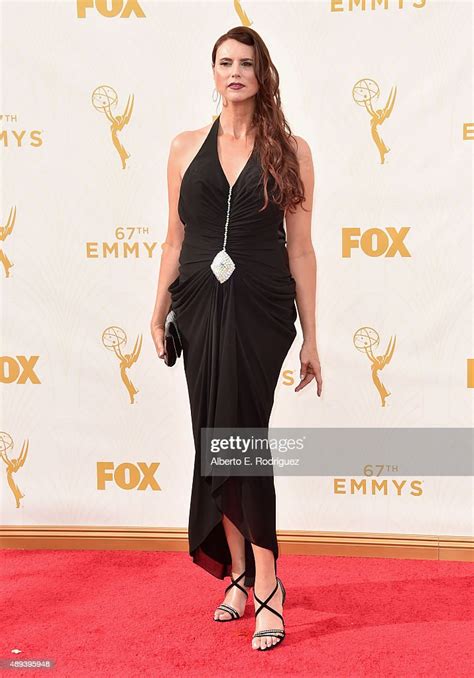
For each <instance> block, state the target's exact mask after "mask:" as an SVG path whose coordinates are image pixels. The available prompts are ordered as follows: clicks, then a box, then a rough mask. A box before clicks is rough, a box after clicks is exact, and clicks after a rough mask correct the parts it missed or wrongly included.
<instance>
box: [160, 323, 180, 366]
mask: <svg viewBox="0 0 474 678" xmlns="http://www.w3.org/2000/svg"><path fill="white" fill-rule="evenodd" d="M164 340H165V350H166V355H165V358H164V361H165V365H168V367H172V366H173V365H174V364H175V362H176V360H177V358H179V356H180V355H181V351H182V350H183V347H182V344H181V337H180V335H179V330H178V325H177V324H176V313H175V312H174V311H173V310H170V311H169V313H168V315H167V316H166V320H165V334H164Z"/></svg>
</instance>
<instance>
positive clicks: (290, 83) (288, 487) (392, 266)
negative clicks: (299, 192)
mask: <svg viewBox="0 0 474 678" xmlns="http://www.w3.org/2000/svg"><path fill="white" fill-rule="evenodd" d="M0 6H1V36H2V39H1V111H0V116H1V131H0V134H1V149H0V153H1V208H0V210H1V211H0V291H1V297H0V298H1V312H0V323H1V345H0V406H1V412H0V498H1V504H0V511H1V515H0V523H1V524H2V525H71V526H74V525H77V526H88V525H90V526H109V525H110V526H124V527H126V526H142V527H155V528H160V527H179V528H182V527H187V519H188V510H189V500H190V490H191V480H192V470H193V463H194V445H193V438H192V429H191V415H190V409H189V401H188V393H187V388H186V381H185V375H184V368H183V361H182V358H181V359H179V360H178V362H177V364H176V365H175V366H174V367H173V368H168V367H166V366H165V365H164V364H163V362H162V361H161V360H159V359H158V357H157V355H156V351H155V347H154V344H153V341H152V338H151V334H150V330H149V325H150V319H151V315H152V312H153V306H154V301H155V293H156V285H157V280H158V271H159V265H160V257H161V253H162V243H163V241H164V240H165V237H166V231H167V224H168V193H167V180H166V165H167V159H168V153H169V148H170V142H171V140H172V138H173V137H174V136H176V135H177V134H178V133H179V132H182V131H183V130H190V129H197V128H200V127H203V126H204V125H206V124H208V123H210V122H212V120H213V119H214V116H215V115H217V114H218V113H219V112H220V111H221V109H222V104H221V102H220V101H217V102H216V99H215V92H214V80H213V77H212V70H211V51H212V47H213V45H214V42H215V41H216V40H217V38H218V37H219V36H220V35H221V34H223V33H225V32H226V31H227V30H229V29H230V28H232V27H233V26H237V25H245V26H250V27H251V28H253V29H254V30H256V31H257V32H258V33H259V34H260V35H261V36H262V38H263V40H264V41H265V42H266V44H267V46H268V48H269V50H270V54H271V57H272V59H273V61H274V63H275V65H276V67H277V69H278V71H279V75H280V82H281V96H282V105H283V110H284V113H285V116H286V118H287V120H288V123H289V125H290V128H291V131H292V132H293V133H294V134H296V135H298V136H301V137H303V138H304V139H306V141H307V142H308V143H309V145H310V147H311V150H312V155H313V163H314V169H315V191H314V210H313V218H312V229H313V244H314V248H315V252H316V256H317V262H318V270H317V337H318V349H319V354H320V358H321V363H322V371H323V379H324V388H323V395H322V397H321V398H318V397H317V395H316V383H315V382H314V381H313V382H312V383H311V384H310V385H309V386H307V387H306V388H305V389H303V391H301V392H299V393H295V391H294V389H295V387H296V385H297V383H298V381H299V366H300V365H299V351H300V349H301V343H302V335H301V328H300V326H299V322H297V327H298V336H297V338H296V340H295V342H294V344H293V346H292V348H291V350H290V352H289V353H288V356H287V358H286V360H285V363H284V365H283V368H282V371H281V376H280V379H279V383H278V386H277V389H276V392H275V404H274V409H273V412H272V418H271V422H270V423H271V426H272V427H302V428H313V429H321V430H322V429H331V428H332V429H353V430H354V439H355V440H358V441H359V442H360V440H361V436H360V435H357V433H358V432H359V433H360V429H364V428H367V429H368V428H385V429H388V430H393V429H401V428H406V429H418V430H426V429H436V428H438V429H443V430H444V429H464V430H467V431H472V423H473V422H472V398H473V390H472V389H473V388H474V345H473V341H472V267H473V264H472V262H473V246H472V241H473V238H472V228H473V219H472V214H473V210H472V196H473V176H472V160H473V141H474V111H473V63H472V53H473V4H472V2H456V1H450V2H431V1H427V2H424V1H423V0H420V1H416V2H415V1H414V2H402V1H400V0H398V1H397V2H395V1H393V2H392V0H385V1H380V2H378V1H374V2H369V1H368V0H332V1H331V0H325V1H324V2H322V1H307V2H298V1H295V0H292V1H291V2H289V1H288V2H278V1H275V2H261V1H258V0H256V1H251V0H249V1H248V2H237V1H236V2H234V1H232V0H225V1H224V0H219V1H217V2H181V1H180V0H174V1H161V0H160V1H159V0H77V1H74V0H57V1H54V2H53V1H50V2H45V1H43V0H39V1H37V2H31V1H18V0H15V1H11V0H10V1H8V0H4V1H2V2H1V5H0ZM407 440H408V442H407V443H406V444H405V445H404V448H405V449H404V450H403V452H406V449H407V448H406V445H410V442H409V441H410V438H407ZM423 440H424V438H423V436H421V437H419V438H416V437H414V438H413V442H412V445H411V447H410V453H412V455H413V458H416V456H417V454H418V453H421V451H422V450H421V447H418V444H419V445H420V446H422V445H423V444H424V443H423ZM417 441H419V442H417ZM400 451H402V450H400ZM424 451H425V452H426V450H424ZM324 452H327V450H322V449H317V448H316V449H314V455H315V457H317V455H318V454H323V453H324ZM451 454H452V450H451V451H450V449H449V446H447V449H446V455H447V458H449V459H450V458H451V457H450V455H451ZM453 459H454V457H453ZM444 461H446V460H444ZM426 471H427V473H426V474H425V475H421V473H419V472H417V474H411V473H410V469H409V468H408V467H403V465H400V464H399V459H398V458H397V449H396V448H395V449H393V448H391V450H390V455H389V456H388V455H387V454H386V453H385V450H384V447H383V445H382V446H380V447H379V448H378V449H377V448H376V449H375V451H374V447H373V446H371V447H368V449H367V457H366V459H365V464H364V465H363V466H361V468H360V472H359V473H354V474H344V473H339V472H338V473H337V474H333V475H331V473H327V474H325V475H318V474H317V473H314V474H308V475H302V476H292V477H290V476H285V475H284V474H282V475H278V476H277V477H276V479H275V482H276V488H277V507H278V528H279V529H289V530H292V529H295V530H308V531H321V530H322V531H344V532H379V533H400V534H406V533H410V534H434V535H435V534H444V535H454V536H456V535H458V536H461V535H465V536H467V535H471V534H472V514H471V510H470V507H471V505H472V489H473V487H472V478H471V477H470V476H469V473H467V472H466V466H465V465H464V466H463V467H462V468H461V467H459V468H457V467H456V464H455V463H454V462H453V464H452V465H451V467H450V466H449V464H448V465H447V467H446V464H445V467H444V471H443V472H440V473H436V472H435V470H433V469H430V468H428V467H427V469H426Z"/></svg>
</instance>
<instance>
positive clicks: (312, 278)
mask: <svg viewBox="0 0 474 678" xmlns="http://www.w3.org/2000/svg"><path fill="white" fill-rule="evenodd" d="M294 139H296V142H297V148H296V154H297V157H298V161H299V167H300V176H301V181H302V182H303V185H304V193H305V200H304V201H303V203H300V204H299V205H298V206H297V207H296V208H295V211H294V212H290V211H289V210H287V211H286V214H285V221H286V235H287V250H288V258H289V264H290V270H291V275H292V276H293V278H294V279H295V281H296V305H297V307H298V315H299V318H300V323H301V330H302V332H303V345H302V347H301V351H300V362H301V370H300V379H301V381H300V383H299V384H298V386H297V387H296V388H295V391H301V389H302V388H304V387H305V386H306V385H307V384H309V383H310V382H311V381H312V380H313V379H316V383H317V393H318V396H320V395H321V392H322V386H323V380H322V377H321V364H320V361H319V355H318V348H317V341H316V274H317V262H316V254H315V251H314V248H313V243H312V240H311V219H312V211H313V191H314V168H313V159H312V156H311V149H310V147H309V145H308V143H307V142H306V141H305V140H304V139H303V138H302V137H297V136H294ZM302 206H303V207H304V208H305V209H304V210H303V209H302Z"/></svg>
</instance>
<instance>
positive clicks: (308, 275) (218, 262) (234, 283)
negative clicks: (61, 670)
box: [151, 27, 322, 650]
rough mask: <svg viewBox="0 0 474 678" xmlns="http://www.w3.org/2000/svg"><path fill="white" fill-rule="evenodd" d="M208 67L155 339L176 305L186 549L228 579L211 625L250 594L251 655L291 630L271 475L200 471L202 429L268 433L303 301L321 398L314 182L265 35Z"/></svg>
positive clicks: (305, 353) (231, 48)
mask: <svg viewBox="0 0 474 678" xmlns="http://www.w3.org/2000/svg"><path fill="white" fill-rule="evenodd" d="M212 69H213V76H214V81H215V87H216V89H217V91H218V92H219V94H221V95H222V97H223V111H222V112H221V114H220V115H219V116H218V117H216V118H215V120H214V122H213V123H212V124H211V125H207V126H206V127H203V128H201V129H199V130H196V131H192V132H183V133H181V134H178V135H177V136H176V137H175V138H174V139H173V141H172V143H171V149H170V154H169V161H168V189H169V207H170V215H169V225H168V232H167V236H166V241H165V243H164V244H163V254H162V258H161V266H160V274H159V281H158V290H157V295H156V301H155V308H154V312H153V316H152V321H151V332H152V336H153V340H154V343H155V346H156V350H157V353H158V355H159V357H160V358H165V353H166V352H165V346H164V321H165V317H166V315H167V313H168V311H169V308H170V301H171V305H172V308H173V310H174V311H175V315H176V320H177V325H178V328H179V332H180V335H181V343H182V347H183V360H184V369H185V373H186V380H187V385H188V394H189V400H190V405H191V416H192V422H193V434H194V443H195V452H196V455H195V464H194V476H193V486H192V493H191V506H190V513H189V525H188V534H189V552H190V555H191V556H192V557H193V562H195V563H196V564H198V565H200V566H201V567H203V568H204V569H206V570H207V571H208V572H209V573H211V574H212V575H214V576H216V577H218V578H220V579H223V578H224V577H225V576H227V575H230V577H231V583H230V585H229V586H228V587H227V588H226V590H225V592H226V596H225V599H224V601H223V603H222V604H221V605H220V606H219V607H218V608H217V610H216V611H215V614H214V619H215V620H216V621H221V622H223V621H226V622H227V621H229V622H230V621H234V620H236V619H239V618H240V617H241V616H242V615H243V612H244V608H245V604H246V601H247V597H248V591H249V589H250V588H251V587H252V586H253V589H254V601H255V617H256V628H255V634H254V636H253V638H252V647H253V648H254V649H258V650H266V649H270V648H272V647H274V646H275V645H276V644H278V643H280V642H281V640H283V637H284V635H285V631H284V619H283V615H282V611H283V603H284V598H285V591H284V587H283V584H282V582H281V580H280V579H279V578H278V577H277V576H276V560H277V558H278V544H277V539H276V524H275V489H274V478H273V475H267V476H261V477H255V476H253V477H244V476H236V475H233V476H232V475H230V474H228V475H216V476H214V475H212V474H211V475H209V476H206V475H205V474H204V475H203V474H202V473H201V441H200V435H201V428H202V427H236V426H238V427H262V428H266V427H268V423H269V418H270V414H271V410H272V406H273V399H274V390H275V387H276V384H277V381H278V378H279V375H280V370H281V366H282V363H283V361H284V359H285V357H286V355H287V353H288V351H289V349H290V347H291V345H292V343H293V341H294V338H295V336H296V329H295V326H294V323H295V320H296V317H297V314H296V307H295V299H296V302H297V306H298V312H299V317H300V322H301V328H302V332H303V336H304V341H303V346H302V348H301V351H300V361H301V375H300V376H301V381H300V383H299V384H298V386H297V387H296V389H295V391H300V390H301V389H302V388H304V387H305V386H307V385H308V384H309V383H310V382H311V381H312V380H313V379H316V384H317V393H318V396H320V395H321V390H322V379H321V368H320V363H319V357H318V351H317V347H316V329H315V293H316V258H315V253H314V250H313V246H312V242H311V206H312V193H313V185H314V176H313V166H312V159H311V152H310V149H309V147H308V144H307V143H306V142H305V141H304V140H303V139H302V138H301V137H292V136H291V133H290V132H288V133H287V132H286V130H285V127H288V126H287V124H286V121H285V118H284V115H283V112H282V110H281V107H280V94H279V76H278V72H277V70H276V68H275V66H274V65H273V63H272V61H271V59H270V56H269V53H268V50H267V48H266V46H265V44H264V42H263V41H262V39H261V37H260V36H259V35H258V34H257V33H256V32H255V31H254V30H252V29H250V28H247V27H237V28H234V29H232V30H230V31H228V32H227V33H226V34H224V35H223V36H221V37H220V38H219V39H218V40H217V42H216V44H215V46H214V48H213V51H212ZM288 129H289V128H288ZM303 202H305V203H306V205H305V206H303V205H302V203H303ZM285 217H286V226H287V233H286V234H285V230H284V226H283V222H284V218H285ZM286 235H287V241H286ZM286 244H287V246H286ZM219 472H220V473H222V470H220V471H219ZM269 602H271V605H270V604H269Z"/></svg>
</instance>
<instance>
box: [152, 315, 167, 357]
mask: <svg viewBox="0 0 474 678" xmlns="http://www.w3.org/2000/svg"><path fill="white" fill-rule="evenodd" d="M150 330H151V336H152V338H153V343H154V344H155V348H156V352H157V354H158V358H161V359H162V360H164V359H165V356H166V348H165V327H164V324H163V323H159V322H155V321H154V320H152V322H151V325H150Z"/></svg>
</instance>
